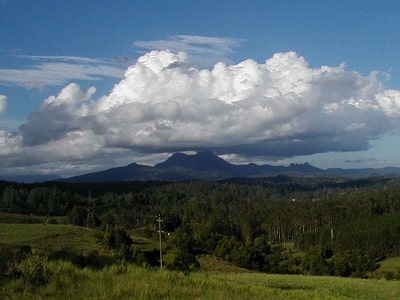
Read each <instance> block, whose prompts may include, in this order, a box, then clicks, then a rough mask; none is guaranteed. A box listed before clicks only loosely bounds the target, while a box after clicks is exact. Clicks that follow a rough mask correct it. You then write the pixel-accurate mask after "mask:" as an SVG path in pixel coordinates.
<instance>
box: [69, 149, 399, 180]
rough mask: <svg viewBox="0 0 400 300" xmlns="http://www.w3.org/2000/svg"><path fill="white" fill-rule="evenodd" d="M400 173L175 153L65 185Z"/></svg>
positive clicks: (75, 177) (208, 154)
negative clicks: (240, 161)
mask: <svg viewBox="0 0 400 300" xmlns="http://www.w3.org/2000/svg"><path fill="white" fill-rule="evenodd" d="M396 173H400V168H393V167H390V168H382V169H340V168H335V169H327V170H323V169H319V168H317V167H314V166H312V165H310V164H309V163H304V164H291V165H289V166H287V167H284V166H271V165H267V164H265V165H257V164H254V163H249V164H246V165H236V164H231V163H229V162H227V161H225V160H224V159H222V158H220V157H218V156H217V155H215V154H213V153H212V152H210V151H204V152H198V153H196V154H193V155H188V154H184V153H174V154H173V155H171V156H170V157H169V158H168V159H167V160H165V161H164V162H161V163H158V164H156V165H155V166H154V167H152V166H147V165H140V164H136V163H132V164H130V165H127V166H125V167H116V168H111V169H108V170H104V171H100V172H94V173H88V174H84V175H80V176H74V177H70V178H65V179H62V181H65V182H76V183H86V182H113V181H133V180H138V181H148V180H160V181H184V180H197V179H201V180H223V179H230V178H261V177H270V176H276V175H290V176H335V177H353V178H354V177H356V178H362V177H371V176H381V175H387V174H396Z"/></svg>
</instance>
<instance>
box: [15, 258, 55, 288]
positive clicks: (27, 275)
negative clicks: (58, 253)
mask: <svg viewBox="0 0 400 300" xmlns="http://www.w3.org/2000/svg"><path fill="white" fill-rule="evenodd" d="M18 268H19V270H20V271H21V273H22V277H23V279H24V281H25V282H27V283H29V284H32V285H36V286H37V285H43V284H45V283H47V281H48V277H49V275H50V272H49V269H48V266H47V256H43V255H38V254H34V255H31V256H29V257H28V258H26V259H24V260H23V261H22V262H21V263H20V265H19V267H18Z"/></svg>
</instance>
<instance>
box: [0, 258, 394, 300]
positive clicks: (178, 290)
mask: <svg viewBox="0 0 400 300" xmlns="http://www.w3.org/2000/svg"><path fill="white" fill-rule="evenodd" d="M48 269H49V270H50V274H51V275H50V279H51V280H50V281H49V283H47V284H45V285H43V286H41V287H37V286H31V285H28V284H26V283H24V282H23V281H22V280H15V281H11V282H7V283H5V284H3V285H2V286H1V287H0V289H1V290H0V298H4V299H10V300H11V299H277V300H279V299H377V300H379V299H385V300H390V299H399V295H400V282H398V281H386V280H374V279H369V280H363V279H354V278H337V277H313V276H299V275H271V274H260V273H214V272H213V273H209V272H207V273H204V272H198V273H192V274H189V275H184V274H183V273H179V272H170V271H162V272H160V271H158V270H154V269H144V268H140V267H136V266H133V265H124V264H120V265H113V266H109V267H106V268H103V269H102V270H100V271H95V270H92V269H87V268H85V269H79V268H76V267H74V266H72V265H71V264H68V263H66V262H60V261H58V262H56V261H52V262H49V263H48Z"/></svg>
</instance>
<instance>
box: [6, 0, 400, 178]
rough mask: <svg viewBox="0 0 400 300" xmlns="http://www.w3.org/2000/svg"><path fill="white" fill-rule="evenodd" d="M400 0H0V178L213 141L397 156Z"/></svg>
mask: <svg viewBox="0 0 400 300" xmlns="http://www.w3.org/2000/svg"><path fill="white" fill-rule="evenodd" d="M399 15H400V2H398V1H389V0H388V1H368V0H363V1H358V0H351V1H349V0H347V1H340V0H338V1H324V0H319V1H312V0H309V1H306V0H304V1H285V0H281V1H267V0H264V1H239V0H230V1H223V0H213V1H207V0H205V1H189V0H188V1H177V0H175V1H174V0H171V1H161V0H159V1H150V0H147V1H94V0H85V1H76V0H68V1H66V0H65V1H64V0H54V1H50V0H48V1H44V0H36V1H30V0H0V41H1V42H0V177H1V175H17V176H18V175H29V174H44V175H45V174H58V175H60V176H63V177H68V176H73V175H78V174H83V173H88V172H92V171H98V170H104V169H107V168H110V167H115V166H123V165H126V164H129V163H132V162H137V163H141V164H149V165H153V164H155V163H158V162H160V161H163V160H165V159H166V158H167V157H169V156H170V155H171V154H172V153H174V152H187V153H193V152H196V151H203V150H208V151H213V152H214V153H215V154H217V155H220V156H221V157H223V158H225V159H227V160H229V161H230V162H232V163H240V164H242V163H248V162H255V163H259V164H263V163H268V164H273V165H288V164H290V163H292V162H294V163H304V162H309V163H311V164H312V165H314V166H317V167H320V168H323V169H325V168H330V167H342V168H365V167H373V168H379V167H385V166H397V167H400V157H399V155H398V150H397V149H398V148H399V147H400V64H399V61H400V51H399V49H400V18H399V17H398V16H399Z"/></svg>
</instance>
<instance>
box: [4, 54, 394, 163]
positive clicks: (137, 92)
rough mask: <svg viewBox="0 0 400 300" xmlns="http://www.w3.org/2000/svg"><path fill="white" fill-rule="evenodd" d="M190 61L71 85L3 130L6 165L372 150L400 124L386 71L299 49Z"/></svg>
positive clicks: (145, 62)
mask: <svg viewBox="0 0 400 300" xmlns="http://www.w3.org/2000/svg"><path fill="white" fill-rule="evenodd" d="M187 59H188V58H187V55H185V53H183V52H179V53H174V52H170V51H151V52H148V53H146V54H144V55H143V56H141V57H140V58H139V59H138V60H137V62H136V63H135V64H134V65H132V66H130V67H129V68H128V69H127V70H126V72H125V76H124V78H123V79H122V80H121V81H120V82H119V83H118V84H116V85H115V86H114V88H113V90H112V91H111V92H110V94H108V95H104V96H101V97H99V98H97V99H95V98H94V93H95V88H89V89H88V90H86V91H82V90H81V88H80V87H79V86H78V85H77V84H69V85H67V86H66V87H64V88H63V89H62V90H61V92H60V93H59V94H58V95H56V96H51V97H49V98H48V99H46V100H44V101H43V103H42V104H41V105H40V106H39V107H38V108H37V109H36V110H35V111H34V112H32V113H31V115H30V118H29V120H28V121H27V122H26V123H25V124H23V125H22V126H21V128H20V131H19V132H18V133H16V134H14V135H10V134H7V133H6V132H3V133H2V135H0V157H1V158H2V159H1V160H0V161H1V163H0V165H3V166H4V165H5V164H6V163H5V162H7V165H8V166H10V165H24V164H43V163H52V162H53V163H54V162H59V163H60V162H64V163H65V162H69V163H71V161H74V162H77V161H88V160H95V161H97V162H98V161H99V160H101V158H103V160H105V158H107V159H109V160H110V159H111V157H114V158H115V157H121V155H123V156H125V157H126V158H127V157H133V156H135V155H138V153H147V154H148V155H162V154H163V153H168V152H175V151H198V150H204V149H209V150H213V151H214V152H215V153H217V154H225V155H239V156H244V157H259V158H260V157H264V158H266V157H267V158H274V159H284V158H288V157H293V156H298V155H310V154H315V153H325V152H331V151H337V152H343V151H361V150H366V149H368V148H369V147H370V142H371V141H373V140H375V139H378V138H379V137H381V136H382V135H384V134H386V133H388V132H392V131H396V130H398V129H399V128H400V123H399V121H400V91H398V90H386V89H385V88H384V86H383V85H382V83H381V82H380V81H379V80H378V76H377V72H371V73H370V74H368V75H362V74H360V73H358V72H356V71H348V70H346V67H345V65H339V66H334V67H331V66H321V67H319V68H311V67H309V65H308V63H307V61H306V60H305V59H304V58H303V57H301V56H299V55H298V54H296V53H294V52H285V53H276V54H275V55H274V56H273V57H271V58H269V59H267V60H266V61H265V62H264V63H258V62H256V61H254V60H251V59H248V60H245V61H243V62H240V63H238V64H233V65H228V64H226V63H224V62H219V63H217V64H215V65H214V66H213V67H212V68H211V69H198V68H193V67H191V66H190V64H188V63H187ZM28 154H29V155H28ZM3 158H6V159H3Z"/></svg>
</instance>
